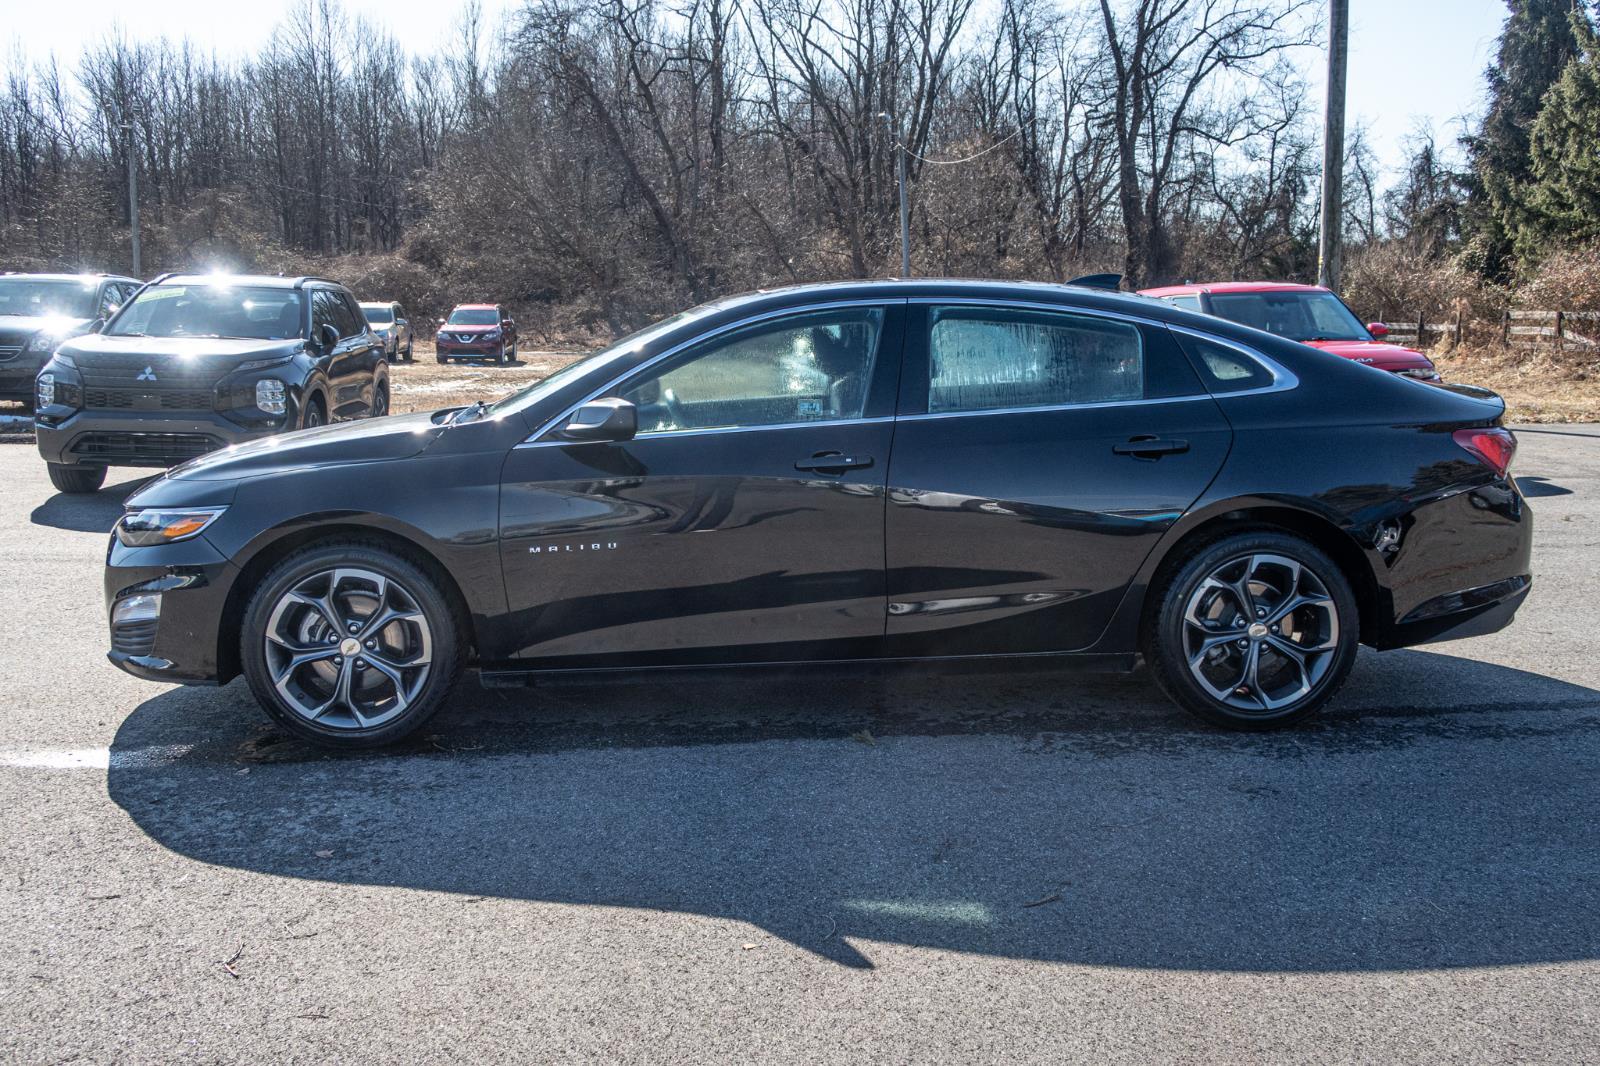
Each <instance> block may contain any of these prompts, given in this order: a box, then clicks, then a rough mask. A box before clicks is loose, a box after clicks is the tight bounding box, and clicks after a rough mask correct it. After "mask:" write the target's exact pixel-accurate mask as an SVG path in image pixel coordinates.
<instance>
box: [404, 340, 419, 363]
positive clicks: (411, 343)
mask: <svg viewBox="0 0 1600 1066" xmlns="http://www.w3.org/2000/svg"><path fill="white" fill-rule="evenodd" d="M416 343H417V342H416V341H415V340H408V341H406V362H408V363H410V362H415V359H416V357H415V356H414V355H413V354H412V351H411V349H412V348H413V347H414V346H415V345H416Z"/></svg>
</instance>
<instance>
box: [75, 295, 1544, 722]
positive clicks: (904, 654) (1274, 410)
mask: <svg viewBox="0 0 1600 1066" xmlns="http://www.w3.org/2000/svg"><path fill="white" fill-rule="evenodd" d="M1503 413H1504V406H1503V404H1502V403H1501V402H1500V401H1499V400H1498V398H1496V397H1494V396H1493V394H1490V393H1485V392H1481V391H1474V390H1469V389H1465V388H1459V387H1443V386H1437V385H1432V384H1425V383H1422V382H1418V381H1412V380H1407V379H1405V378H1400V377H1396V376H1395V375H1392V374H1385V373H1383V372H1382V371H1378V370H1373V369H1371V368H1368V367H1365V366H1361V365H1359V364H1356V363H1352V362H1350V361H1348V360H1344V359H1340V358H1338V357H1337V356H1332V355H1328V354H1326V353H1322V352H1318V351H1315V350H1313V349H1311V348H1307V347H1304V346H1302V345H1298V344H1295V343H1293V342H1290V341H1286V340H1283V339H1280V338H1277V337H1273V336H1270V335H1268V334H1265V333H1260V332H1256V331H1254V330H1251V329H1248V328H1245V327H1241V326H1235V325H1233V324H1230V323H1228V322H1224V321H1221V320H1218V319H1215V318H1210V317H1203V316H1200V315H1197V314H1192V313H1189V312H1186V311H1182V310H1179V309H1174V308H1170V307H1167V306H1165V305H1162V304H1160V303H1157V302H1155V301H1151V300H1147V299H1143V298H1140V297H1135V296H1125V295H1117V294H1113V293H1106V292H1097V291H1093V290H1090V289H1078V288H1072V287H1066V286H1047V285H1022V284H1001V283H988V282H959V281H936V280H927V281H906V282H860V283H844V284H830V285H815V286H803V287H796V288H790V289H784V290H779V291H771V292H763V293H758V294H753V295H748V296H742V297H738V298H734V299H728V300H724V301H720V302H716V303H711V304H707V305H705V306H702V307H699V308H696V309H694V310H692V311H688V312H685V313H683V314H680V315H677V316H675V317H673V318H670V319H668V320H666V321H664V322H661V323H659V324H657V325H655V326H652V327H651V328H649V329H646V330H644V331H643V332H640V333H637V334H635V335H633V336H631V337H628V338H626V339H624V340H622V341H619V342H618V343H616V344H614V345H613V346H611V347H610V348H608V349H606V350H605V351H603V352H601V353H599V354H597V355H595V356H593V357H591V358H589V359H586V360H584V361H582V362H580V363H577V364H575V365H573V366H571V367H569V368H567V369H565V370H562V371H561V372H559V373H557V374H555V375H553V376H552V377H549V378H547V379H545V380H544V381H541V382H539V383H538V384H536V385H534V386H532V387H530V388H528V389H525V390H523V391H522V392H519V393H517V394H515V395H513V396H511V397H509V398H507V399H504V400H501V401H499V402H498V403H492V404H475V405H472V406H470V407H466V408H458V409H452V410H447V411H439V412H436V413H434V414H418V415H410V416H403V417H397V418H387V419H383V420H381V421H377V422H363V423H357V424H354V425H347V426H336V427H324V428H319V429H312V430H305V431H302V432H298V433H292V434H287V435H284V436H279V437H276V438H273V439H270V440H264V441H259V442H253V443H247V444H243V445H239V446H236V447H232V448H229V449H226V450H224V451H221V452H217V453H214V454H212V455H208V456H205V457H203V458H200V459H197V460H195V461H193V462H190V463H188V464H186V465H184V466H182V467H180V468H178V469H176V470H174V471H172V472H170V473H169V474H167V475H166V476H164V477H162V478H161V479H159V480H157V481H155V482H152V483H151V484H149V485H147V486H145V487H144V488H142V489H140V490H139V491H138V492H137V493H135V494H134V495H133V496H132V497H131V498H130V499H129V501H128V504H127V514H126V515H125V516H124V517H123V518H122V520H121V521H120V522H119V524H118V525H117V528H116V530H115V533H114V534H113V541H112V544H111V550H110V555H109V558H108V562H107V568H106V596H107V609H108V613H109V619H110V626H111V647H112V651H111V659H112V661H113V662H115V663H117V664H118V665H119V666H121V667H122V668H123V669H125V670H128V671H129V672H131V673H134V674H136V675H138V676H140V677H145V678H150V679H152V680H159V681H182V682H194V683H217V682H225V681H227V680H228V679H230V678H232V677H234V676H235V675H237V674H240V673H243V674H244V675H245V677H246V678H247V680H248V682H249V685H250V687H251V689H252V691H253V692H254V693H255V696H256V698H257V699H258V700H259V701H260V703H261V705H262V706H263V707H264V708H265V709H266V711H267V712H268V713H269V714H270V715H271V716H272V717H273V718H275V719H276V720H277V721H278V722H279V723H281V724H282V725H284V726H285V727H287V728H288V729H290V730H292V731H293V732H295V733H298V734H300V735H302V736H305V737H309V738H312V739H314V740H318V741H322V742H325V743H328V744H334V745H341V746H346V747H355V746H369V745H375V744H381V743H386V742H389V741H393V740H395V739H397V738H399V737H402V736H404V735H406V734H409V733H411V732H413V731H414V730H416V729H417V728H419V727H420V726H421V725H422V724H423V723H424V722H425V721H426V720H427V719H428V717H429V716H430V715H431V714H433V713H434V711H435V710H437V709H438V707H439V706H440V704H441V703H442V702H443V700H444V698H445V696H446V694H447V693H448V692H449V690H450V688H451V686H453V685H454V684H455V683H456V680H457V678H458V677H459V675H460V673H461V671H462V670H463V668H465V667H467V666H469V665H471V666H475V667H476V668H477V669H478V670H479V671H480V673H481V676H482V678H483V679H484V680H485V681H486V682H491V683H493V682H497V681H509V680H520V679H523V678H525V677H526V675H528V674H529V673H530V672H537V671H549V670H601V671H604V670H635V669H639V668H646V667H684V666H705V665H726V664H751V665H755V664H795V663H802V662H803V663H820V662H839V661H862V660H867V661H885V660H951V659H957V660H963V659H984V660H996V661H999V662H1006V661H1012V662H1016V661H1019V659H1027V660H1041V659H1043V660H1047V661H1060V662H1062V663H1070V664H1077V665H1084V666H1092V667H1098V668H1110V669H1131V668H1133V667H1134V666H1135V665H1137V663H1138V662H1139V661H1140V659H1141V658H1142V659H1143V660H1144V661H1145V662H1147V663H1148V664H1149V665H1150V666H1151V667H1152V668H1153V671H1154V674H1155V676H1156V678H1157V679H1158V680H1159V681H1160V683H1161V685H1162V686H1163V687H1164V688H1165V689H1166V691H1167V692H1168V693H1169V694H1170V695H1171V696H1172V698H1173V699H1174V700H1175V701H1177V702H1178V703H1180V704H1182V705H1183V706H1184V707H1186V708H1188V709H1189V710H1191V711H1194V712H1195V713H1197V714H1199V715H1201V716H1202V717H1204V718H1207V719H1209V720H1211V721H1212V722H1215V723H1218V724H1221V725H1226V726H1233V727H1239V728H1250V729H1253V728H1264V727H1269V726H1279V725H1285V724H1288V723H1291V722H1295V721H1298V720H1301V719H1303V718H1305V717H1307V716H1308V715H1310V714H1312V713H1313V712H1314V711H1316V710H1317V709H1318V708H1319V707H1320V706H1322V705H1323V704H1324V703H1325V702H1327V700H1328V699H1329V698H1330V697H1331V696H1332V695H1333V693H1334V692H1335V690H1336V689H1337V688H1338V687H1339V685H1340V683H1341V682H1342V681H1343V680H1344V678H1345V676H1346V674H1347V673H1348V672H1349V670H1350V667H1351V664H1352V662H1353V661H1354V659H1355V654H1356V648H1357V645H1358V644H1367V645H1369V646H1372V647H1375V648H1395V647H1400V646H1403V645H1409V644H1417V643H1422V642H1426V641H1431V640H1440V639H1446V638H1452V637H1458V636H1467V635H1475V634H1482V633H1488V632H1493V631H1495V630H1497V629H1500V628H1502V627H1504V626H1505V625H1506V624H1508V623H1509V622H1510V620H1511V617H1512V615H1513V613H1514V612H1515V611H1516V609H1517V607H1518V606H1519V605H1520V604H1521V602H1522V600H1523V599H1524V598H1525V597H1526V595H1527V593H1528V590H1529V588H1530V586H1531V576H1530V566H1529V545H1530V540H1531V534H1532V529H1531V518H1530V515H1529V513H1528V509H1527V505H1526V503H1525V502H1524V501H1523V499H1522V497H1521V495H1520V494H1519V493H1518V490H1517V486H1516V483H1515V482H1514V481H1513V480H1512V478H1511V477H1510V476H1509V474H1508V472H1507V468H1508V466H1509V464H1510V462H1511V457H1512V452H1513V450H1514V448H1515V440H1514V438H1513V437H1512V436H1511V434H1510V433H1509V432H1508V431H1507V430H1505V429H1504V428H1502V427H1501V425H1500V420H1501V417H1502V415H1503Z"/></svg>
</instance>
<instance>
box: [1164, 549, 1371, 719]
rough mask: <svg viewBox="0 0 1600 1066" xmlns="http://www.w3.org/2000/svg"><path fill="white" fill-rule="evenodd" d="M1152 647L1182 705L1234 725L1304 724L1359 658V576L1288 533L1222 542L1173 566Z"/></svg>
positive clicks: (1166, 681) (1171, 693) (1168, 685)
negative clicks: (1349, 575)
mask: <svg viewBox="0 0 1600 1066" xmlns="http://www.w3.org/2000/svg"><path fill="white" fill-rule="evenodd" d="M1158 589H1159V591H1158V594H1157V597H1156V600H1155V603H1156V605H1157V606H1156V609H1155V612H1154V613H1153V614H1152V616H1151V617H1149V618H1148V619H1146V624H1145V634H1144V653H1145V657H1146V659H1147V660H1148V661H1149V663H1150V665H1151V666H1152V667H1153V669H1154V672H1155V676H1156V680H1157V681H1158V682H1159V683H1160V685H1161V687H1162V688H1163V689H1164V690H1165V691H1166V693H1167V695H1169V696H1171V697H1172V699H1173V700H1174V701H1176V702H1177V703H1178V704H1179V705H1180V706H1182V707H1184V708H1186V709H1187V710H1189V711H1192V712H1193V713H1195V714H1197V715H1199V716H1200V717H1202V718H1204V719H1206V720H1207V721H1210V722H1213V723H1215V724H1217V725H1222V726H1227V727H1229V728H1232V729H1272V728H1276V727H1279V726H1286V725H1290V724H1293V723H1295V722H1298V721H1301V720H1303V719H1305V718H1307V717H1309V716H1310V715H1312V714H1314V713H1316V712H1317V710H1319V709H1320V708H1321V707H1322V706H1323V704H1325V703H1327V702H1328V700H1329V699H1331V698H1332V697H1333V694H1334V693H1335V692H1337V691H1338V689H1339V686H1340V685H1342V684H1343V683H1344V680H1345V677H1346V676H1347V675H1348V674H1349V672H1350V667H1351V665H1352V664H1353V663H1354V662H1355V656H1356V648H1357V644H1358V642H1359V637H1360V633H1359V627H1360V619H1359V612H1358V610H1357V608H1356V601H1355V594H1354V593H1353V592H1352V591H1351V588H1350V582H1349V581H1348V580H1347V579H1346V578H1345V576H1344V574H1343V572H1342V571H1341V570H1340V569H1339V567H1338V566H1337V565H1336V564H1335V563H1334V562H1333V560H1332V559H1330V558H1328V556H1327V555H1326V554H1325V553H1324V552H1322V551H1321V550H1319V549H1318V548H1317V547H1316V546H1315V545H1313V544H1311V543H1309V542H1308V541H1305V540H1302V539H1301V538H1299V537H1296V536H1292V535H1289V534H1284V533H1274V532H1257V533H1240V534H1234V535H1231V536H1227V537H1224V538H1222V539H1220V540H1217V541H1214V542H1212V543H1210V544H1208V545H1206V546H1204V547H1203V548H1201V549H1200V550H1199V551H1198V552H1196V553H1195V554H1193V555H1191V556H1190V557H1189V558H1188V559H1187V560H1186V561H1184V562H1183V563H1182V564H1180V565H1179V566H1177V567H1176V568H1175V569H1173V570H1171V571H1169V572H1168V573H1167V574H1166V576H1165V580H1164V581H1163V582H1161V583H1160V584H1159V585H1158Z"/></svg>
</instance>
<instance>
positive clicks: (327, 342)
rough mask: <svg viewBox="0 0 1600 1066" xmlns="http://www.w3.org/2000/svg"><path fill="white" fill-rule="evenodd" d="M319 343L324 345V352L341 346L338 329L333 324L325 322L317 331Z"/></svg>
mask: <svg viewBox="0 0 1600 1066" xmlns="http://www.w3.org/2000/svg"><path fill="white" fill-rule="evenodd" d="M317 343H318V344H320V345H322V347H323V350H324V351H326V350H328V349H331V348H334V347H337V346H338V344H339V330H338V327H336V326H334V325H333V323H331V322H324V323H323V324H322V325H321V327H319V328H318V329H317Z"/></svg>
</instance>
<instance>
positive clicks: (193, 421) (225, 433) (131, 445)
mask: <svg viewBox="0 0 1600 1066" xmlns="http://www.w3.org/2000/svg"><path fill="white" fill-rule="evenodd" d="M292 421H293V420H292V413H291V414H288V415H284V416H282V417H280V418H279V419H278V420H277V423H276V424H264V425H261V426H253V427H252V426H243V425H240V424H239V423H238V422H235V421H233V420H232V419H230V418H228V417H227V416H225V415H223V414H222V413H220V412H216V411H185V412H182V413H175V414H172V415H167V416H162V415H153V414H152V413H151V412H148V411H79V412H77V413H76V414H73V415H70V416H68V417H66V418H63V419H61V420H59V421H55V420H47V419H45V418H39V419H37V420H36V422H35V425H34V434H35V436H36V438H37V440H38V442H39V454H40V455H41V456H42V457H43V458H44V459H45V461H46V462H51V463H62V464H65V465H68V466H73V465H79V464H88V465H98V466H149V467H168V466H176V465H177V464H179V463H182V462H185V461H187V460H189V459H193V458H195V457H196V456H198V455H204V454H205V453H207V452H211V451H216V450H217V449H218V448H225V447H227V446H228V445H230V444H240V443H243V442H244V441H247V440H256V439H258V438H261V437H270V436H272V435H273V434H274V433H282V432H284V431H285V430H287V429H289V428H290V427H291V425H292Z"/></svg>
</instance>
